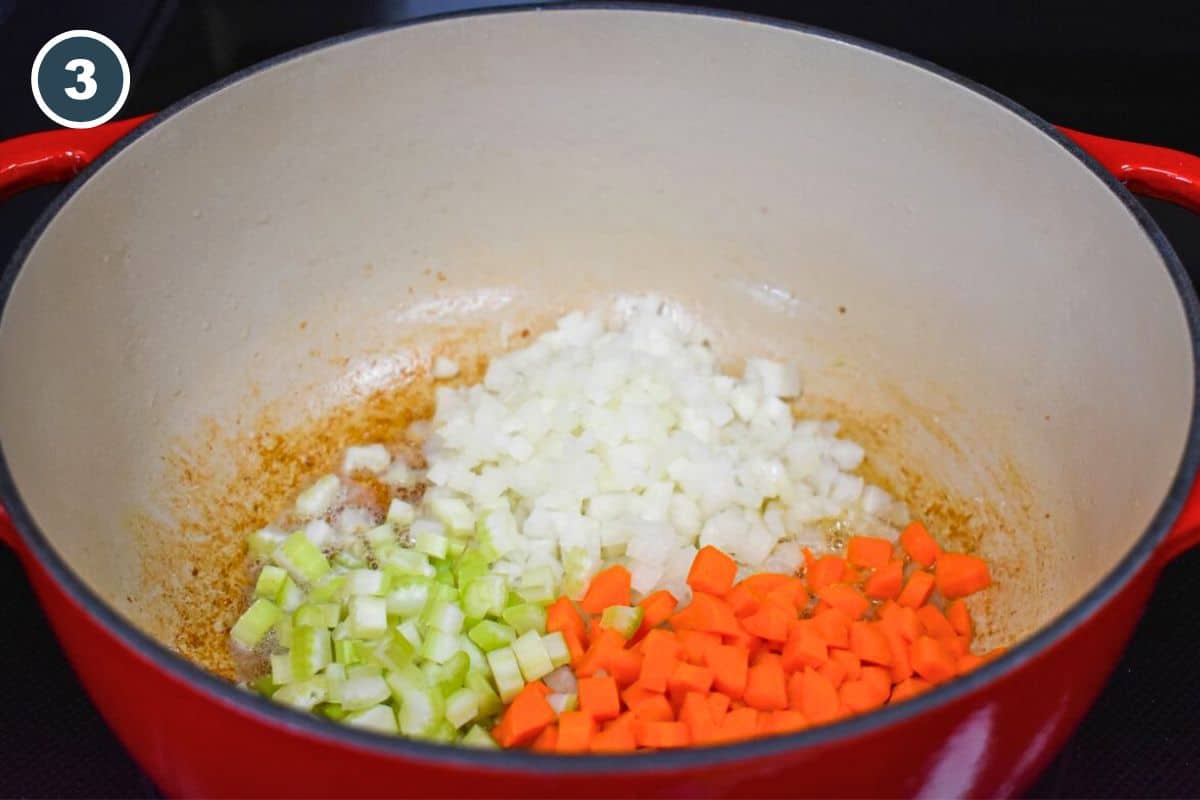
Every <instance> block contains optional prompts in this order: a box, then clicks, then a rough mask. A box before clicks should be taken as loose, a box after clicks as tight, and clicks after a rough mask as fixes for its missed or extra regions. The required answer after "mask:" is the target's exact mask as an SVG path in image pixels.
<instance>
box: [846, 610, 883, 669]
mask: <svg viewBox="0 0 1200 800" xmlns="http://www.w3.org/2000/svg"><path fill="white" fill-rule="evenodd" d="M850 650H851V652H853V653H854V654H855V655H856V656H858V657H859V659H860V660H862V661H865V662H867V663H870V664H879V665H880V666H884V667H888V666H891V664H892V650H891V648H890V647H889V646H888V641H887V638H886V637H885V636H884V635H883V630H882V626H881V624H880V623H878V622H862V621H859V622H855V623H853V624H851V626H850Z"/></svg>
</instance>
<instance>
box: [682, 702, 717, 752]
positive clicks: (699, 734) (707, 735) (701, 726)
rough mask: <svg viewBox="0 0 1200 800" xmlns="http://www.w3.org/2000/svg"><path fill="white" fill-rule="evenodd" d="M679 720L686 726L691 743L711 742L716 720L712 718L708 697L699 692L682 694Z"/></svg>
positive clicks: (715, 730) (715, 731)
mask: <svg viewBox="0 0 1200 800" xmlns="http://www.w3.org/2000/svg"><path fill="white" fill-rule="evenodd" d="M679 721H680V722H682V723H683V724H684V725H687V726H688V731H689V733H691V736H692V743H693V744H704V743H706V742H711V741H712V740H713V738H714V737H715V736H716V733H717V721H716V719H714V718H713V711H712V708H711V707H710V706H709V704H708V698H707V697H706V696H705V695H704V694H703V693H701V692H688V693H687V694H686V695H684V698H683V705H682V706H680V709H679Z"/></svg>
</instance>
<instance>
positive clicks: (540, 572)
mask: <svg viewBox="0 0 1200 800" xmlns="http://www.w3.org/2000/svg"><path fill="white" fill-rule="evenodd" d="M556 583H557V581H555V579H554V572H553V571H551V569H550V568H549V567H537V568H535V569H531V570H529V571H527V572H526V573H525V574H524V575H522V576H521V582H520V583H519V584H518V586H517V594H519V595H520V596H521V599H523V600H525V601H526V602H528V603H541V604H549V603H551V602H553V601H554V598H555V597H557V596H558V589H557V586H556Z"/></svg>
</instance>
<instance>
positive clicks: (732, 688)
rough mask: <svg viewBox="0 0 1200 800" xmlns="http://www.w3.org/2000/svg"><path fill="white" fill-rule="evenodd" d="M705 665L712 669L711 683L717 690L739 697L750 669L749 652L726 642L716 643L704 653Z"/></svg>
mask: <svg viewBox="0 0 1200 800" xmlns="http://www.w3.org/2000/svg"><path fill="white" fill-rule="evenodd" d="M704 660H705V663H706V664H707V666H709V667H711V668H712V671H713V685H714V686H716V688H717V691H720V692H723V693H725V694H727V695H729V696H730V697H731V698H739V697H741V696H742V693H743V692H745V691H746V678H747V675H748V673H749V670H750V654H749V653H748V652H747V651H746V650H745V649H743V648H740V647H734V646H733V645H727V644H716V645H713V646H712V647H710V648H708V650H707V651H705V653H704Z"/></svg>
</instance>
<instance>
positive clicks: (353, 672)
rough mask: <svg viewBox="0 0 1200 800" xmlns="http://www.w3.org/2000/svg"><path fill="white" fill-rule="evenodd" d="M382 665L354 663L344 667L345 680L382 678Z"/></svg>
mask: <svg viewBox="0 0 1200 800" xmlns="http://www.w3.org/2000/svg"><path fill="white" fill-rule="evenodd" d="M382 677H383V667H381V666H379V665H378V664H355V665H354V666H353V667H347V668H346V680H350V679H351V678H382Z"/></svg>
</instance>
